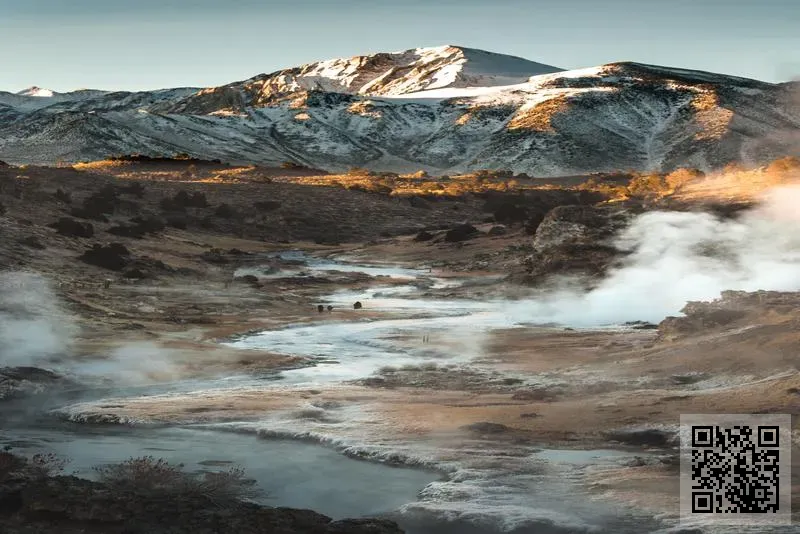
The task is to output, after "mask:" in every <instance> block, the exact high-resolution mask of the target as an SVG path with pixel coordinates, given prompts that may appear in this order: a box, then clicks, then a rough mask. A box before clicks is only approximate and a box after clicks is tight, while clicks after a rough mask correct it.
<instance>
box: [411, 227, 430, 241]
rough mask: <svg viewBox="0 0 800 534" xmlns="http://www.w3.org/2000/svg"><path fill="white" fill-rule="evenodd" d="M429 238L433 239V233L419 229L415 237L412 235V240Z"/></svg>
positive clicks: (428, 239)
mask: <svg viewBox="0 0 800 534" xmlns="http://www.w3.org/2000/svg"><path fill="white" fill-rule="evenodd" d="M431 239H433V234H432V233H430V232H427V231H425V230H423V231H421V232H420V233H418V234H417V235H416V237H414V241H417V242H421V241H430V240H431Z"/></svg>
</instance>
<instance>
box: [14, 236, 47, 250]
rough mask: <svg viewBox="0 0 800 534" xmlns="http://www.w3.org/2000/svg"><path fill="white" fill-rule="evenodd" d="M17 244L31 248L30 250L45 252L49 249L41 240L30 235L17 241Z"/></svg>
mask: <svg viewBox="0 0 800 534" xmlns="http://www.w3.org/2000/svg"><path fill="white" fill-rule="evenodd" d="M17 243H19V244H20V245H23V246H26V247H29V248H34V249H37V250H44V249H45V248H47V247H45V246H44V243H42V242H41V240H39V238H38V237H36V236H33V235H30V236H27V237H22V238H20V239H18V240H17Z"/></svg>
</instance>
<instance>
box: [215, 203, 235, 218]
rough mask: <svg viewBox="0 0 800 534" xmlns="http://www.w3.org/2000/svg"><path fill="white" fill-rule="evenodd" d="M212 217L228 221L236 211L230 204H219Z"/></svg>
mask: <svg viewBox="0 0 800 534" xmlns="http://www.w3.org/2000/svg"><path fill="white" fill-rule="evenodd" d="M214 215H216V216H217V217H221V218H223V219H230V218H232V217H233V216H234V215H236V210H234V209H233V207H231V205H230V204H220V205H219V206H217V209H216V210H214Z"/></svg>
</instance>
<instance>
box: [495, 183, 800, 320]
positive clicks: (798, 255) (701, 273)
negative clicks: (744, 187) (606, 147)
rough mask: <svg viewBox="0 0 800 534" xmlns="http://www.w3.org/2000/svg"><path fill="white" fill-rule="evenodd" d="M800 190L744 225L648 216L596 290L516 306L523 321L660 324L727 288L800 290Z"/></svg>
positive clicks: (784, 191)
mask: <svg viewBox="0 0 800 534" xmlns="http://www.w3.org/2000/svg"><path fill="white" fill-rule="evenodd" d="M798 223H800V187H798V186H786V187H780V188H775V189H772V190H770V191H769V192H768V193H767V195H766V196H765V198H764V200H763V202H762V203H761V204H760V206H759V207H757V208H755V209H753V210H752V211H749V212H747V213H746V214H744V215H743V216H742V217H740V218H739V219H738V220H722V219H719V218H717V217H715V216H713V215H711V214H707V213H692V212H649V213H646V214H643V215H641V216H639V217H637V218H636V219H635V220H634V221H633V223H632V224H631V225H630V226H629V227H628V228H627V229H626V230H625V231H623V232H622V233H621V234H620V235H619V236H618V237H617V240H616V245H617V247H618V248H619V249H621V250H625V251H628V252H630V255H629V256H628V257H627V258H626V260H625V263H624V265H623V266H622V267H621V268H619V269H617V270H615V271H613V272H611V273H610V274H609V276H608V277H607V278H606V279H604V280H603V281H602V282H601V283H600V284H599V285H598V286H597V287H596V288H595V289H593V290H591V291H589V292H577V291H573V290H570V289H561V290H558V291H555V292H553V293H552V294H551V295H549V296H548V297H547V298H544V299H542V300H539V301H534V302H530V301H529V302H525V303H519V304H515V305H513V306H512V309H511V310H510V313H511V314H512V315H513V316H514V317H515V318H517V319H522V318H523V317H524V318H525V319H524V320H527V321H531V320H536V321H542V322H556V323H560V324H568V325H574V326H599V325H609V324H620V323H624V322H626V321H636V320H644V321H652V322H658V321H660V320H662V319H663V318H664V317H666V316H668V315H675V314H677V313H678V312H679V311H680V310H681V308H683V306H684V305H685V304H686V302H687V301H691V300H712V299H714V298H718V297H719V294H720V292H721V291H724V290H744V291H757V290H775V291H796V290H800V231H799V230H800V227H799V226H798Z"/></svg>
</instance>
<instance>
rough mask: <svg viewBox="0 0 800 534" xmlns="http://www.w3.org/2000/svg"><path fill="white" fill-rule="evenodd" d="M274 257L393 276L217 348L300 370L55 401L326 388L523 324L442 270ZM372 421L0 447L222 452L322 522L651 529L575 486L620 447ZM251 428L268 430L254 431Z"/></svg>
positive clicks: (42, 436)
mask: <svg viewBox="0 0 800 534" xmlns="http://www.w3.org/2000/svg"><path fill="white" fill-rule="evenodd" d="M285 259H294V260H296V261H297V263H298V266H297V269H296V270H293V271H291V272H289V273H286V272H283V273H279V274H278V275H280V276H287V274H288V275H291V276H307V275H308V274H309V273H311V274H316V275H321V274H324V272H326V271H348V272H363V273H366V274H369V275H371V276H374V277H387V278H388V279H392V284H386V285H385V286H384V285H379V286H377V287H372V288H371V289H368V290H365V291H351V290H346V291H344V290H343V291H338V292H334V293H333V294H331V295H329V296H328V297H326V298H325V299H324V302H325V303H330V304H331V305H333V306H335V307H336V308H342V307H350V306H352V303H353V302H355V301H356V300H358V301H361V302H363V303H364V306H365V308H366V309H368V310H369V311H370V312H371V314H370V318H368V319H367V318H365V319H362V320H358V321H342V320H337V319H336V314H335V313H334V314H331V315H330V320H326V321H319V322H315V323H314V324H310V325H309V324H305V325H297V326H291V327H287V328H284V329H280V330H274V331H266V332H261V333H258V334H254V335H248V336H245V337H242V338H239V339H235V340H230V341H228V342H227V343H228V344H230V345H231V346H234V347H238V348H244V349H247V348H253V349H265V350H269V351H271V352H274V353H282V354H292V355H300V356H306V357H311V358H315V359H317V361H318V364H317V365H315V366H313V367H306V368H300V369H294V370H288V371H283V372H281V373H280V374H279V375H278V376H276V377H273V379H270V380H264V379H259V378H254V377H252V376H228V377H224V378H219V379H213V380H212V379H204V380H185V381H181V382H177V383H170V384H159V385H148V386H141V387H130V388H127V389H123V390H120V389H115V390H114V397H115V398H113V399H103V400H97V401H91V402H83V403H80V404H76V405H71V406H66V407H63V408H59V409H58V410H56V411H57V412H58V413H61V414H66V415H67V416H68V417H69V418H70V419H71V420H73V421H81V420H83V418H84V416H85V414H86V413H98V412H105V413H113V410H114V407H120V406H125V405H126V404H127V403H130V402H133V401H135V400H136V399H140V398H148V399H150V400H155V401H156V402H162V401H163V402H164V403H165V404H169V403H171V402H174V401H175V400H176V399H178V398H186V397H191V396H198V395H205V396H214V397H215V398H221V399H224V398H225V396H226V395H235V394H241V393H242V392H246V393H248V394H252V393H254V392H255V393H258V392H264V393H269V394H275V393H276V392H278V393H280V392H286V395H294V394H296V392H297V391H298V388H300V389H302V388H306V390H307V389H308V388H311V387H313V388H317V389H318V390H320V391H325V390H328V389H335V388H337V387H343V386H346V385H347V384H348V383H350V382H351V381H353V380H357V379H363V378H366V377H369V376H371V375H373V374H374V373H375V372H376V371H377V370H379V369H380V368H382V367H385V366H394V367H399V366H403V365H424V364H431V363H435V364H437V365H442V364H445V365H459V364H464V363H467V362H470V361H471V360H473V359H474V358H476V357H478V356H480V355H481V352H482V346H481V343H482V339H483V338H484V337H485V336H484V335H483V334H484V333H486V332H488V331H490V330H492V329H497V328H514V327H521V326H524V325H523V324H522V323H521V322H520V321H519V320H518V318H515V317H514V315H515V314H514V313H511V312H510V311H509V308H508V306H507V305H506V304H505V303H503V302H486V301H476V300H468V299H453V298H436V297H434V296H428V294H426V293H425V292H426V291H427V292H431V291H433V292H434V294H435V292H436V291H442V290H447V289H448V288H453V287H456V286H457V285H458V284H460V283H462V282H463V281H460V280H457V279H456V280H454V279H448V278H440V277H437V276H436V275H435V274H434V273H431V272H429V271H428V270H427V269H407V268H398V267H393V266H381V265H360V264H357V263H349V262H344V261H333V260H327V259H326V260H317V259H313V258H308V257H305V256H304V255H302V253H293V254H291V255H286V256H285ZM301 263H304V265H300V264H301ZM253 273H258V275H259V276H267V277H268V276H275V275H276V274H275V273H269V274H264V272H263V270H258V269H244V270H241V271H240V272H239V273H238V274H253ZM378 280H380V279H378ZM404 281H407V282H408V283H403V282H404ZM398 282H400V283H398ZM376 314H377V316H376ZM400 339H402V340H403V342H399V341H398V340H400ZM233 413H234V414H235V411H234V412H233ZM375 417H376V414H375V413H371V412H369V411H368V410H365V409H362V408H361V407H359V406H337V405H331V406H326V405H323V406H320V405H314V404H313V402H311V401H309V404H308V410H305V411H304V413H302V414H298V413H294V412H288V413H287V412H285V411H277V412H272V411H270V412H268V413H264V415H263V417H262V418H259V419H258V420H256V421H253V420H252V419H251V418H242V420H238V421H237V420H236V418H235V417H228V418H227V419H226V420H225V421H219V422H210V423H209V422H204V423H203V424H197V423H196V422H195V421H185V422H184V426H180V427H167V428H148V427H144V428H123V427H120V428H113V427H112V428H109V427H107V426H104V427H99V428H96V427H95V428H92V427H87V426H84V425H73V426H69V425H67V426H65V427H64V428H58V429H44V428H43V429H40V430H34V431H31V430H30V429H26V430H25V431H24V433H23V432H22V430H20V431H19V432H15V431H14V429H12V428H9V429H4V430H2V431H0V444H2V443H4V442H5V443H9V442H13V443H14V444H15V446H16V447H17V448H20V449H23V450H25V449H31V450H36V449H40V448H43V447H47V448H49V449H50V450H55V451H56V452H57V453H59V454H63V455H65V456H67V457H69V458H70V459H71V464H70V468H71V469H74V470H75V471H76V473H77V474H79V475H82V476H90V475H91V470H90V467H91V466H92V465H97V464H98V463H104V462H114V461H119V460H123V459H125V458H128V457H131V456H137V455H142V454H152V455H154V456H160V457H164V458H166V459H171V460H175V461H178V460H179V461H181V462H184V463H185V464H186V465H187V466H189V467H190V468H195V469H201V468H203V466H205V465H209V462H210V463H211V464H212V465H225V463H226V462H232V463H235V464H238V465H241V466H242V467H244V468H245V470H246V471H247V472H248V474H249V475H251V476H252V477H253V478H255V479H256V480H257V481H258V483H259V486H260V487H261V488H262V489H263V490H265V491H266V492H267V494H268V497H267V498H265V500H264V502H265V503H267V504H270V505H276V506H277V505H280V506H293V507H300V508H313V509H315V510H317V511H319V512H322V513H325V514H327V515H330V516H333V517H335V518H341V517H353V516H374V515H387V516H389V517H391V518H393V519H395V520H397V521H398V522H399V523H400V524H401V526H403V527H404V528H406V530H407V531H408V532H409V534H433V533H437V534H444V533H451V532H452V533H453V534H456V533H457V534H470V533H473V532H474V533H492V532H513V533H517V534H521V533H534V532H535V533H537V534H547V533H577V532H608V533H612V532H613V533H626V532H648V531H653V530H656V529H657V528H658V527H659V526H660V525H659V523H658V522H657V521H654V520H652V519H647V518H644V517H641V516H637V515H635V514H632V513H630V511H624V510H616V509H611V508H610V507H609V505H608V504H602V503H600V502H597V501H593V500H591V498H590V496H589V493H588V491H587V490H585V489H582V488H581V486H580V483H579V481H580V479H581V477H582V475H583V473H584V471H585V470H586V469H587V468H589V467H590V466H596V465H604V464H605V465H615V464H617V463H619V462H621V461H624V460H625V459H627V458H628V455H627V454H626V453H622V452H619V451H560V450H542V449H537V448H535V447H533V446H531V445H526V444H513V443H506V444H504V445H502V446H499V445H497V444H496V443H493V442H489V441H485V440H482V439H480V438H474V439H472V438H470V439H467V438H462V439H459V440H458V441H457V442H452V441H448V440H437V439H411V438H409V439H405V438H403V437H402V436H400V437H398V436H397V435H396V434H393V433H392V432H391V431H390V430H391V429H389V428H387V426H386V424H385V423H383V422H381V421H380V420H376V419H375ZM140 422H144V423H146V421H140ZM75 427H77V429H76V428H75ZM222 432H225V434H222ZM23 436H24V438H23ZM220 436H223V437H222V438H221V437H220ZM256 436H260V437H262V438H269V439H263V440H261V441H256ZM286 438H295V440H293V441H287V440H286ZM23 439H24V441H23ZM296 439H302V440H305V441H304V442H298V441H296ZM314 442H316V443H314ZM320 443H322V444H324V445H327V447H323V446H320ZM340 453H344V454H340ZM348 456H349V457H348ZM353 458H360V459H370V460H377V461H378V462H383V463H374V462H365V461H362V460H358V459H353ZM386 464H394V465H405V466H415V468H410V467H402V468H401V467H391V466H390V465H386ZM420 467H421V468H423V469H420Z"/></svg>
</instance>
